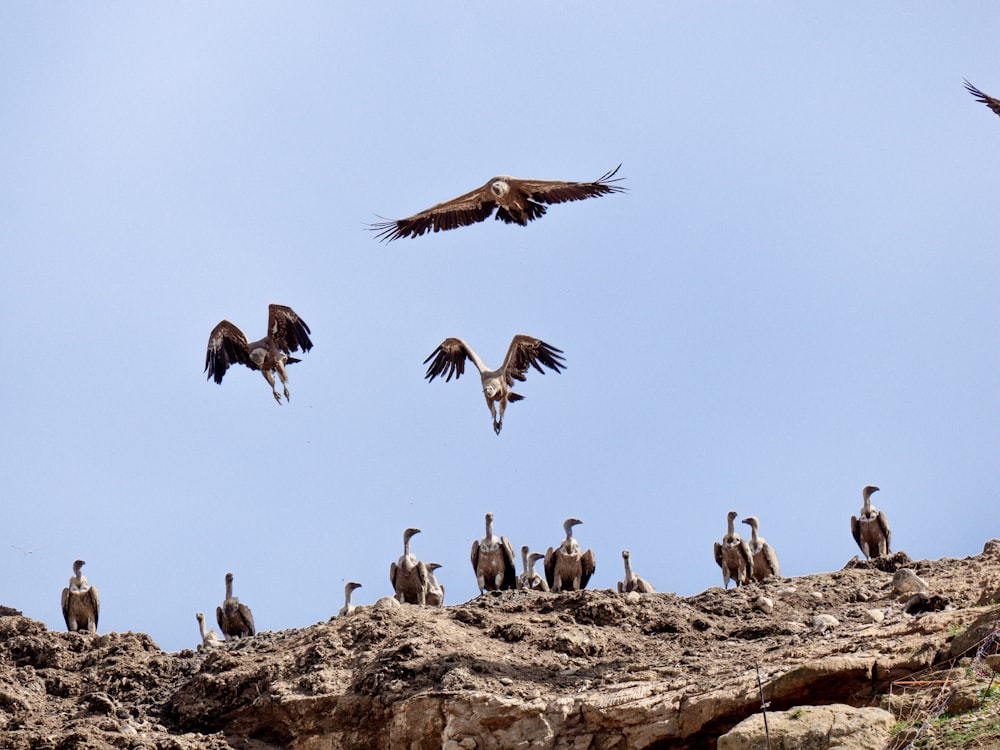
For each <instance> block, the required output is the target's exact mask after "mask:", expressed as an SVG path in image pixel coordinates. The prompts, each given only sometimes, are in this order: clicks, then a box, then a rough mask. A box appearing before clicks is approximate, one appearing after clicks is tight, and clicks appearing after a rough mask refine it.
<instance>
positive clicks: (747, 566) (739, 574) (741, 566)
mask: <svg viewBox="0 0 1000 750" xmlns="http://www.w3.org/2000/svg"><path fill="white" fill-rule="evenodd" d="M736 516H737V513H736V511H735V510H731V511H729V513H727V514H726V533H725V535H724V536H723V537H722V543H721V544H720V543H719V542H716V543H715V562H716V563H718V565H719V567H720V568H722V586H723V588H729V580H730V579H732V580H734V581H736V585H737V586H742V585H744V584H747V583H750V579H751V578H753V554H751V552H750V545H748V544H747V543H746V542H745V541H744V540H743V537H741V536H740V535H739V534H737V533H736V525H735V521H736Z"/></svg>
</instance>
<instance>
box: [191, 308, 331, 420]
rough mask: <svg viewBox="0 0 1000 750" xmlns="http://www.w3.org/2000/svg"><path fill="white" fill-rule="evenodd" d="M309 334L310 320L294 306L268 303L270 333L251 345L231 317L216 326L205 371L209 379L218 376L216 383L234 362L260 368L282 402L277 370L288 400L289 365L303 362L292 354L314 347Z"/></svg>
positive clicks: (268, 331) (209, 342)
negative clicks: (296, 310) (287, 367)
mask: <svg viewBox="0 0 1000 750" xmlns="http://www.w3.org/2000/svg"><path fill="white" fill-rule="evenodd" d="M309 333H310V331H309V326H307V325H306V322H305V321H304V320H302V318H300V317H299V316H298V315H296V313H295V311H294V310H293V309H292V308H290V307H285V306H284V305H268V307H267V335H266V336H265V337H264V338H262V339H260V341H254V342H252V343H249V344H248V343H247V337H246V336H245V335H244V334H243V331H241V330H240V329H239V328H237V327H236V326H234V325H233V324H232V323H230V322H229V321H228V320H223V321H222V322H221V323H219V325H217V326H216V327H215V328H213V329H212V333H211V334H210V335H209V337H208V351H207V352H205V372H207V373H208V377H207V378H206V379H212V378H214V379H215V382H216V383H222V376H223V375H225V374H226V370H228V369H229V366H230V365H233V364H237V363H238V364H241V365H246V366H247V367H249V368H250V369H251V370H260V372H261V374H262V375H263V376H264V379H265V380H267V382H268V383H269V384H270V386H271V393H272V394H273V395H274V400H275V401H277V402H278V403H279V404H280V403H281V396H280V395H278V391H277V389H276V388H275V385H274V375H273V373H277V374H278V378H279V379H280V380H281V385H282V387H283V388H284V390H285V401H287V400H288V385H287V381H288V375H286V374H285V365H286V364H289V365H290V364H292V363H293V362H299V361H300V360H298V359H296V358H295V357H290V356H288V355H289V354H290V353H291V352H296V351H298V350H299V347H301V348H302V351H304V352H307V351H309V350H310V349H312V341H310V340H309Z"/></svg>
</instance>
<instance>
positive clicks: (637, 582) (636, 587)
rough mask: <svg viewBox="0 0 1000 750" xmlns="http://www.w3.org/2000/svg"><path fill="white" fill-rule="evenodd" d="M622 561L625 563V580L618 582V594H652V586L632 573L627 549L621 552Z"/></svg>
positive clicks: (630, 558)
mask: <svg viewBox="0 0 1000 750" xmlns="http://www.w3.org/2000/svg"><path fill="white" fill-rule="evenodd" d="M622 560H623V561H624V562H625V579H624V580H622V581H618V593H619V594H627V593H629V592H630V591H635V592H636V593H637V594H652V593H654V592H655V591H656V589H654V588H653V584H651V583H650V582H649V581H647V580H646V579H645V578H643V577H642V576H640V575H639V574H638V573H633V572H632V555H631V553H630V552H629V551H628V550H627V549H623V550H622Z"/></svg>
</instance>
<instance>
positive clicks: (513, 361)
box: [424, 333, 566, 435]
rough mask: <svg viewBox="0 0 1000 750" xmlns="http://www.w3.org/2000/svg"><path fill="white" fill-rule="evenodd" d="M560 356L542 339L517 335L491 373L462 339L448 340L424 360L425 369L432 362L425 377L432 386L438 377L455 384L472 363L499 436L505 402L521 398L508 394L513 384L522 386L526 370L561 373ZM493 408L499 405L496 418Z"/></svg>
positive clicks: (563, 364) (558, 350)
mask: <svg viewBox="0 0 1000 750" xmlns="http://www.w3.org/2000/svg"><path fill="white" fill-rule="evenodd" d="M561 354H562V349H556V348H555V347H554V346H550V345H549V344H546V343H545V342H544V341H542V340H541V339H536V338H534V337H533V336H525V335H524V334H523V333H519V334H517V335H516V336H515V337H514V338H513V339H511V342H510V346H509V347H508V349H507V356H506V357H504V360H503V364H502V365H500V367H499V368H497V369H496V370H490V369H489V368H488V367H487V366H486V365H485V364H483V361H482V360H481V359H480V358H479V355H477V354H476V353H475V352H474V351H472V349H471V348H470V347H469V345H468V344H466V343H465V342H464V341H463V340H462V339H459V338H447V339H445V340H444V341H442V342H441V343H440V345H439V346H438V348H437V349H435V350H434V351H433V352H431V354H430V356H429V357H427V359H425V360H424V364H425V365H426V364H427V363H428V362H430V361H431V360H432V359H433V360H434V361H433V362H431V364H430V365H429V366H428V368H427V373H426V374H425V375H424V377H425V378H426V379H427V381H428V382H432V381H433V380H434V378H436V377H437V376H438V375H443V376H444V380H445V382H446V383H447V382H448V381H449V380H451V376H452V375H454V376H455V380H458V379H459V378H460V377H462V373H464V372H465V360H466V359H471V360H472V364H474V365H475V366H476V369H478V370H479V376H480V378H481V380H482V383H483V395H484V396H485V397H486V405H487V406H488V407H489V409H490V414H491V415H492V416H493V432H495V433H496V434H497V435H499V434H500V429H501V428H502V427H503V413H504V410H505V409H506V408H507V404H508V402H510V403H513V402H514V401H520V400H521V399H523V398H524V396H521V395H519V394H517V393H514V392H513V391H512V390H511V388H512V387H513V386H514V381H515V380H520V381H522V382H523V381H524V380H525V374H526V373H527V371H528V367H529V366H530V367H534V368H535V369H536V370H538V371H539V372H540V373H542V374H543V375H544V374H545V370H543V369H542V367H543V366H544V367H548V368H549V369H551V370H554V371H555V372H560V371H561V370H562V369H565V368H566V365H565V363H564V361H563V358H562V356H560V355H561ZM494 404H500V414H499V416H498V415H497V409H496V407H495V406H494Z"/></svg>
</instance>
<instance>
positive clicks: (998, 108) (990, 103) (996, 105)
mask: <svg viewBox="0 0 1000 750" xmlns="http://www.w3.org/2000/svg"><path fill="white" fill-rule="evenodd" d="M965 88H966V90H967V91H968V92H969V93H970V94H972V95H973V96H974V97H976V101H977V102H982V103H983V104H985V105H986V106H987V107H989V108H990V109H992V110H993V111H994V112H996V113H997V114H998V115H1000V99H994V98H993V97H992V96H989V95H988V94H984V93H983V92H982V91H980V90H979V89H977V88H976V87H975V86H973V85H972V84H971V83H969V82H968V81H966V82H965Z"/></svg>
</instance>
